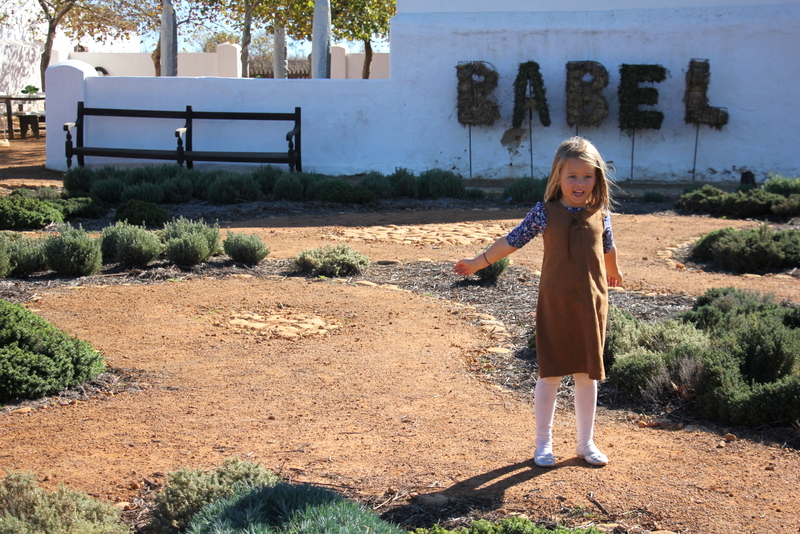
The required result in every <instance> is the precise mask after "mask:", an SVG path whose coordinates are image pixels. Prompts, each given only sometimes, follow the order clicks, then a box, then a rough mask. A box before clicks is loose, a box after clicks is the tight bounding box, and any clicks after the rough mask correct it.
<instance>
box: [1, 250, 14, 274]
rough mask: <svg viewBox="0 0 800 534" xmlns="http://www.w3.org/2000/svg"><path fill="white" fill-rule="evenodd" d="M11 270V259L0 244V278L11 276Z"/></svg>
mask: <svg viewBox="0 0 800 534" xmlns="http://www.w3.org/2000/svg"><path fill="white" fill-rule="evenodd" d="M12 269H13V267H12V265H11V259H10V258H9V255H8V251H7V250H6V247H5V246H4V244H3V243H0V278H5V277H6V276H8V275H9V274H11V270H12Z"/></svg>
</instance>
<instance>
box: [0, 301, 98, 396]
mask: <svg viewBox="0 0 800 534" xmlns="http://www.w3.org/2000/svg"><path fill="white" fill-rule="evenodd" d="M104 369H105V366H104V364H103V357H102V355H100V353H98V352H96V351H95V350H94V349H93V348H92V347H91V345H89V344H88V343H87V342H85V341H81V340H79V339H77V338H74V337H72V336H70V335H68V334H66V333H65V332H62V331H61V330H59V329H57V328H56V327H54V326H53V325H51V324H50V323H48V322H47V321H45V320H44V319H42V318H41V317H39V316H38V315H36V314H34V313H33V312H31V311H30V310H28V309H27V308H25V307H24V306H21V305H19V304H11V303H9V302H7V301H5V300H2V299H0V401H7V400H10V399H14V398H26V399H35V398H39V397H42V396H44V395H49V394H52V393H55V392H56V391H58V390H60V389H64V388H66V387H70V386H74V385H77V384H82V383H83V382H86V381H87V380H89V379H90V378H92V377H94V376H96V375H97V374H98V373H101V372H103V371H104Z"/></svg>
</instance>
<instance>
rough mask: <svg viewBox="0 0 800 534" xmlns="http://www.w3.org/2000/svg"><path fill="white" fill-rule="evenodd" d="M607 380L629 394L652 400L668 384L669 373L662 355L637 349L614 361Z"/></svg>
mask: <svg viewBox="0 0 800 534" xmlns="http://www.w3.org/2000/svg"><path fill="white" fill-rule="evenodd" d="M609 378H610V379H611V380H612V381H614V382H616V383H617V384H619V385H620V387H621V388H623V389H625V390H626V391H628V392H630V393H634V394H638V395H641V396H642V397H644V398H645V399H648V400H654V399H657V398H659V397H660V396H661V394H662V393H663V392H664V390H665V387H666V385H667V384H668V383H669V371H668V370H667V364H666V362H665V361H664V357H663V355H662V354H659V353H658V352H654V351H651V350H649V349H646V348H644V347H637V348H635V349H633V350H632V351H630V352H628V353H627V354H624V355H622V356H619V357H617V358H616V360H614V364H613V365H612V366H611V372H610V373H609Z"/></svg>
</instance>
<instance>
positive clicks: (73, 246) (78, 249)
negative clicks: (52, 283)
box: [44, 226, 103, 276]
mask: <svg viewBox="0 0 800 534" xmlns="http://www.w3.org/2000/svg"><path fill="white" fill-rule="evenodd" d="M44 254H45V258H46V260H47V265H48V266H49V267H50V268H51V269H53V270H54V271H55V272H56V273H58V274H61V275H66V276H89V275H92V274H95V273H96V272H98V271H99V270H100V267H101V266H102V264H103V254H102V252H101V250H100V240H99V239H92V237H91V236H90V235H89V234H88V233H87V232H85V231H84V230H83V228H72V227H71V226H66V227H63V228H62V229H61V233H60V234H58V235H54V236H51V237H48V238H47V239H46V240H45V242H44Z"/></svg>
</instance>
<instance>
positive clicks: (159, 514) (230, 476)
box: [151, 458, 280, 534]
mask: <svg viewBox="0 0 800 534" xmlns="http://www.w3.org/2000/svg"><path fill="white" fill-rule="evenodd" d="M279 480H280V478H279V477H278V476H277V475H275V474H274V473H272V472H271V471H269V470H267V469H265V468H264V467H263V466H262V465H261V464H255V463H252V462H248V461H242V460H239V459H238V458H228V459H226V460H225V462H224V463H223V464H222V465H220V466H219V467H217V468H216V469H215V470H213V471H210V472H206V471H203V470H189V469H179V470H178V471H173V472H170V473H168V474H167V483H166V485H165V486H164V491H161V492H159V493H156V494H155V495H154V498H153V501H154V504H155V509H154V510H153V519H154V520H153V524H152V525H151V526H152V527H153V529H154V531H155V532H156V533H158V534H173V533H175V532H177V531H183V530H185V529H186V527H187V526H188V525H189V522H190V521H191V520H192V517H194V516H195V515H196V514H197V513H198V512H199V511H200V510H201V509H202V508H203V507H204V506H206V505H208V504H210V503H213V502H217V501H220V500H222V499H225V498H227V497H230V496H231V495H234V494H235V493H236V491H237V490H239V489H240V488H242V487H245V486H246V487H254V486H258V487H265V486H273V485H275V484H277V483H278V481H279Z"/></svg>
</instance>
